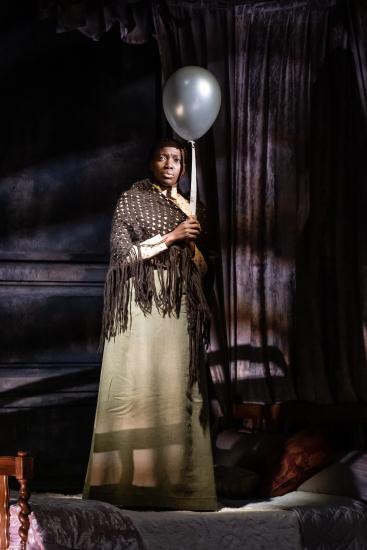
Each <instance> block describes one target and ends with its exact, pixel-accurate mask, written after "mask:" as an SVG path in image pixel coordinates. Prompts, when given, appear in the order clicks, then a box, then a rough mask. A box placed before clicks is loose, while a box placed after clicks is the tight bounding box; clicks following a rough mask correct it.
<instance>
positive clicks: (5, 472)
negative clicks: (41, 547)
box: [0, 451, 33, 550]
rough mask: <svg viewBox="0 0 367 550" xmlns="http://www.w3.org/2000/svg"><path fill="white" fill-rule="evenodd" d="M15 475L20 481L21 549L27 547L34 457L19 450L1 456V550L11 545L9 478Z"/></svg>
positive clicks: (23, 549)
mask: <svg viewBox="0 0 367 550" xmlns="http://www.w3.org/2000/svg"><path fill="white" fill-rule="evenodd" d="M9 477H15V478H16V479H17V481H18V483H19V486H20V488H19V499H18V505H19V521H20V528H19V536H20V540H21V545H20V547H21V550H25V549H26V545H27V539H28V530H29V517H28V516H29V514H30V512H31V510H30V507H29V504H28V500H29V497H30V492H29V490H28V480H29V479H32V477H33V458H32V457H31V456H30V455H29V453H26V452H24V451H19V452H18V455H17V456H1V457H0V550H6V549H7V548H8V546H9V519H10V518H9V484H8V478H9Z"/></svg>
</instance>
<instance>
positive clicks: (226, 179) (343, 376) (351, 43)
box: [153, 0, 367, 412]
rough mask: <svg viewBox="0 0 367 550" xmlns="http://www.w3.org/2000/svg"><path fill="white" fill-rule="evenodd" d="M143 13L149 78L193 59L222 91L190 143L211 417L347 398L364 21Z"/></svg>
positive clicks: (303, 15)
mask: <svg viewBox="0 0 367 550" xmlns="http://www.w3.org/2000/svg"><path fill="white" fill-rule="evenodd" d="M351 5H352V7H351ZM352 15H353V17H354V19H353V21H354V25H353V26H352V25H351V22H352ZM153 16H154V22H155V27H156V32H157V39H158V43H159V49H160V55H161V61H162V69H163V80H164V81H165V80H166V79H167V78H168V77H169V76H170V74H171V73H172V72H174V71H175V70H176V69H178V68H179V67H181V66H184V65H201V66H204V67H206V68H208V69H209V70H210V71H211V72H212V73H213V74H214V75H215V76H216V78H217V79H218V81H219V83H220V85H221V89H222V94H223V104H222V109H221V112H220V115H219V118H218V120H217V122H216V123H215V125H214V127H213V129H212V131H210V132H209V133H208V134H207V135H206V136H205V137H204V138H202V139H201V140H200V141H199V142H198V151H199V156H200V159H199V166H200V168H201V173H200V172H199V174H198V179H199V188H200V193H201V196H202V198H203V200H204V202H205V203H206V205H207V207H208V210H209V213H210V216H209V220H211V221H212V227H211V228H210V234H211V235H212V239H213V243H212V244H213V245H214V246H215V248H216V250H217V253H218V269H217V273H218V275H217V279H216V283H215V299H214V307H213V328H212V348H211V353H210V366H211V372H212V378H213V381H214V384H215V386H216V393H217V396H218V399H219V402H220V405H221V408H222V410H223V411H224V412H228V411H230V409H231V403H233V402H249V401H252V402H260V403H271V402H279V401H285V400H292V399H300V400H306V401H314V402H320V403H328V402H333V401H335V402H348V401H356V400H362V399H363V396H366V395H367V392H366V390H367V369H366V344H364V343H363V303H364V302H363V300H364V298H363V291H364V286H365V283H364V280H363V267H364V266H365V265H366V258H365V245H364V242H365V240H364V239H365V237H366V222H365V221H364V218H363V210H364V209H365V206H366V192H365V190H364V188H365V185H364V184H363V173H365V169H366V166H365V165H366V161H365V160H364V156H365V155H363V150H365V148H366V141H367V140H366V121H367V117H366V119H363V111H362V105H363V102H361V96H360V93H363V90H364V93H366V90H367V87H366V82H367V79H366V74H367V73H366V51H367V50H366V48H365V43H363V42H361V36H360V35H359V33H360V32H361V29H363V28H366V22H367V17H366V13H365V12H363V10H362V8H360V4H359V2H354V3H353V2H350V3H347V2H346V1H338V0H330V1H322V2H321V1H319V2H310V1H308V2H307V1H299V0H298V1H282V2H279V1H265V2H264V1H262V2H251V3H242V5H241V4H238V5H235V4H234V3H233V4H231V5H226V4H225V3H221V2H209V1H207V2H205V1H204V2H195V1H193V2H189V1H187V2H180V3H178V2H175V1H173V0H167V1H159V2H156V3H155V4H154V12H153ZM351 31H353V32H351ZM358 37H359V38H358ZM358 40H359V42H358ZM358 48H359V52H363V54H364V57H363V56H361V55H359V56H358V59H357V53H358ZM356 52H357V53H356ZM357 61H358V63H359V65H358V66H357V65H356V63H357ZM356 69H357V70H356ZM363 86H364V88H363ZM364 101H365V103H364V104H365V105H366V104H367V102H366V98H365V99H364Z"/></svg>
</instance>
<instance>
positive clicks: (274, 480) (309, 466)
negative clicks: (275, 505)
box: [260, 428, 333, 497]
mask: <svg viewBox="0 0 367 550" xmlns="http://www.w3.org/2000/svg"><path fill="white" fill-rule="evenodd" d="M332 459H333V455H332V451H331V449H330V446H329V444H328V442H327V440H326V438H325V436H324V435H323V434H322V432H321V431H320V430H318V429H314V428H311V429H307V430H303V431H302V432H299V433H297V434H295V435H293V436H292V437H290V438H289V439H287V441H286V442H285V444H284V447H283V449H282V450H281V451H280V453H278V454H273V455H270V456H269V458H268V461H267V467H266V470H265V472H264V481H263V483H262V487H261V491H260V493H261V496H263V497H275V496H279V495H284V494H285V493H289V492H290V491H294V490H295V489H296V488H297V487H298V486H299V485H300V484H301V483H302V482H303V481H305V480H306V479H308V478H309V477H311V476H312V475H313V474H315V473H316V472H317V471H319V470H321V469H322V468H324V467H325V466H326V465H327V464H330V462H332Z"/></svg>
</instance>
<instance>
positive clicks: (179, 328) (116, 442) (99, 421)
mask: <svg viewBox="0 0 367 550" xmlns="http://www.w3.org/2000/svg"><path fill="white" fill-rule="evenodd" d="M156 283H158V281H157V280H156ZM131 316H132V318H131V326H130V328H129V329H128V330H127V332H125V333H121V334H119V335H118V336H116V338H115V339H111V340H110V341H108V342H106V345H105V349H104V356H103V363H102V372H101V381H100V390H99V397H98V405H97V412H96V419H95V427H94V435H93V441H92V448H91V454H90V460H89V466H88V472H87V477H86V484H85V488H84V494H83V496H84V498H91V499H97V500H104V501H107V502H110V503H112V504H116V505H119V506H122V507H133V508H135V507H147V508H150V507H152V508H173V509H181V510H212V509H215V508H216V495H215V486H214V478H213V462H212V453H211V443H210V433H209V427H208V423H207V421H205V416H206V412H207V411H206V409H207V402H206V401H207V400H206V395H205V383H204V382H205V374H204V373H203V372H202V373H201V381H202V382H201V386H203V388H204V389H203V388H201V391H200V392H199V389H198V384H197V383H196V384H195V385H194V386H193V388H192V390H191V392H188V375H189V336H188V332H187V317H186V309H185V296H183V298H182V305H181V311H180V315H179V317H178V318H177V317H174V316H171V317H169V316H168V315H166V316H165V317H163V316H162V315H161V314H160V313H159V312H158V311H157V310H156V309H155V308H154V306H153V311H152V314H149V315H146V316H145V315H144V313H143V312H142V311H141V310H140V309H139V308H138V307H137V306H136V305H135V301H134V296H133V297H132V300H131ZM203 400H204V402H203Z"/></svg>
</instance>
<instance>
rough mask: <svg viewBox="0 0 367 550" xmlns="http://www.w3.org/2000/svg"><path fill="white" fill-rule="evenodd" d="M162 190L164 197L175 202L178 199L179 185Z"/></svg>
mask: <svg viewBox="0 0 367 550" xmlns="http://www.w3.org/2000/svg"><path fill="white" fill-rule="evenodd" d="M160 190H161V193H162V195H164V196H165V197H167V198H168V199H173V200H175V199H177V194H178V191H177V185H175V186H174V187H168V188H166V189H162V188H161V187H160Z"/></svg>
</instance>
